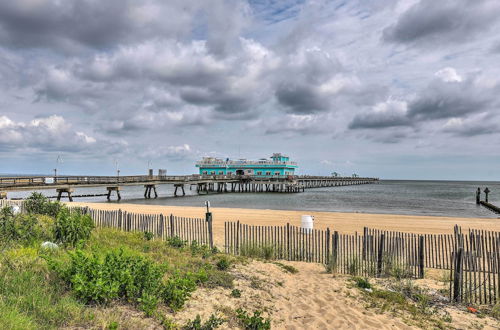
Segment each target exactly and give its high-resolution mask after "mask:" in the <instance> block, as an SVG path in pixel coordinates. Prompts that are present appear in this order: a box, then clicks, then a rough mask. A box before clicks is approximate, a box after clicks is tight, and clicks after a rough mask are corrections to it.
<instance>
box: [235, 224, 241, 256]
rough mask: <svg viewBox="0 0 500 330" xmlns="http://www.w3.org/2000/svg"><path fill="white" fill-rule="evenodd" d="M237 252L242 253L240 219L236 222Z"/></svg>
mask: <svg viewBox="0 0 500 330" xmlns="http://www.w3.org/2000/svg"><path fill="white" fill-rule="evenodd" d="M235 241H236V242H235V244H234V245H235V250H236V251H235V252H236V255H238V254H239V253H240V220H238V222H237V223H236V237H235Z"/></svg>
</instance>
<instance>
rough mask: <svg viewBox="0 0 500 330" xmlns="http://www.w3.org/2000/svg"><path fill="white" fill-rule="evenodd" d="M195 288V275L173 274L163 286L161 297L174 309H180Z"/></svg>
mask: <svg viewBox="0 0 500 330" xmlns="http://www.w3.org/2000/svg"><path fill="white" fill-rule="evenodd" d="M195 289H196V276H193V275H192V274H191V273H189V274H186V275H184V276H182V275H180V274H174V275H173V276H172V277H170V278H169V279H168V280H167V282H166V283H165V286H164V288H163V293H162V298H163V301H165V303H166V304H167V305H168V306H170V308H172V309H173V310H174V311H177V310H180V309H181V308H182V307H183V306H184V304H185V302H186V301H187V299H188V298H189V297H190V296H191V293H192V292H193V291H194V290H195Z"/></svg>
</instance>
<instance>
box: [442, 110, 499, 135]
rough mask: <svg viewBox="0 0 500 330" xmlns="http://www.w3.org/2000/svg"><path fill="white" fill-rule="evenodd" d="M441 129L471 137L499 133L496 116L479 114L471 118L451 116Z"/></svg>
mask: <svg viewBox="0 0 500 330" xmlns="http://www.w3.org/2000/svg"><path fill="white" fill-rule="evenodd" d="M443 131H444V132H447V133H451V134H453V135H455V136H461V137H472V136H479V135H489V134H494V133H500V125H499V124H498V118H494V117H493V116H491V115H486V116H485V115H480V116H477V117H475V118H472V119H461V118H452V119H450V120H448V121H447V122H446V124H445V125H444V126H443Z"/></svg>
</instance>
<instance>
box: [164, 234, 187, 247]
mask: <svg viewBox="0 0 500 330" xmlns="http://www.w3.org/2000/svg"><path fill="white" fill-rule="evenodd" d="M167 244H168V245H169V246H171V247H173V248H176V249H181V248H183V247H185V246H186V245H187V241H184V240H182V239H181V238H180V237H179V236H173V237H168V238H167Z"/></svg>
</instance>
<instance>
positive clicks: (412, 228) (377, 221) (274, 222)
mask: <svg viewBox="0 0 500 330" xmlns="http://www.w3.org/2000/svg"><path fill="white" fill-rule="evenodd" d="M71 205H74V206H78V205H79V206H88V207H91V208H95V209H101V210H117V209H121V210H123V211H128V212H135V213H147V214H160V213H162V214H165V215H169V214H173V215H175V216H180V217H190V218H204V217H205V211H206V209H205V208H204V207H189V206H163V205H142V204H141V205H138V204H122V203H120V204H118V203H79V202H73V203H71ZM210 211H211V212H212V215H213V229H214V242H215V244H216V245H219V246H221V245H222V244H223V243H224V222H225V221H237V220H239V221H240V222H242V223H245V224H251V225H259V226H280V225H285V224H286V223H287V222H289V223H290V224H291V225H295V226H300V221H301V215H303V214H309V215H313V216H314V218H315V221H314V228H315V229H326V228H330V230H332V231H334V230H336V231H338V232H339V233H343V234H353V233H354V232H356V231H357V232H363V227H370V228H375V229H384V230H393V231H402V232H409V233H415V234H448V233H453V226H454V225H455V224H457V225H459V226H461V227H462V229H464V230H465V229H468V228H475V229H483V230H494V231H500V219H496V218H457V217H434V216H414V215H396V214H368V213H340V212H311V211H284V210H260V209H239V208H211V209H210Z"/></svg>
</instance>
